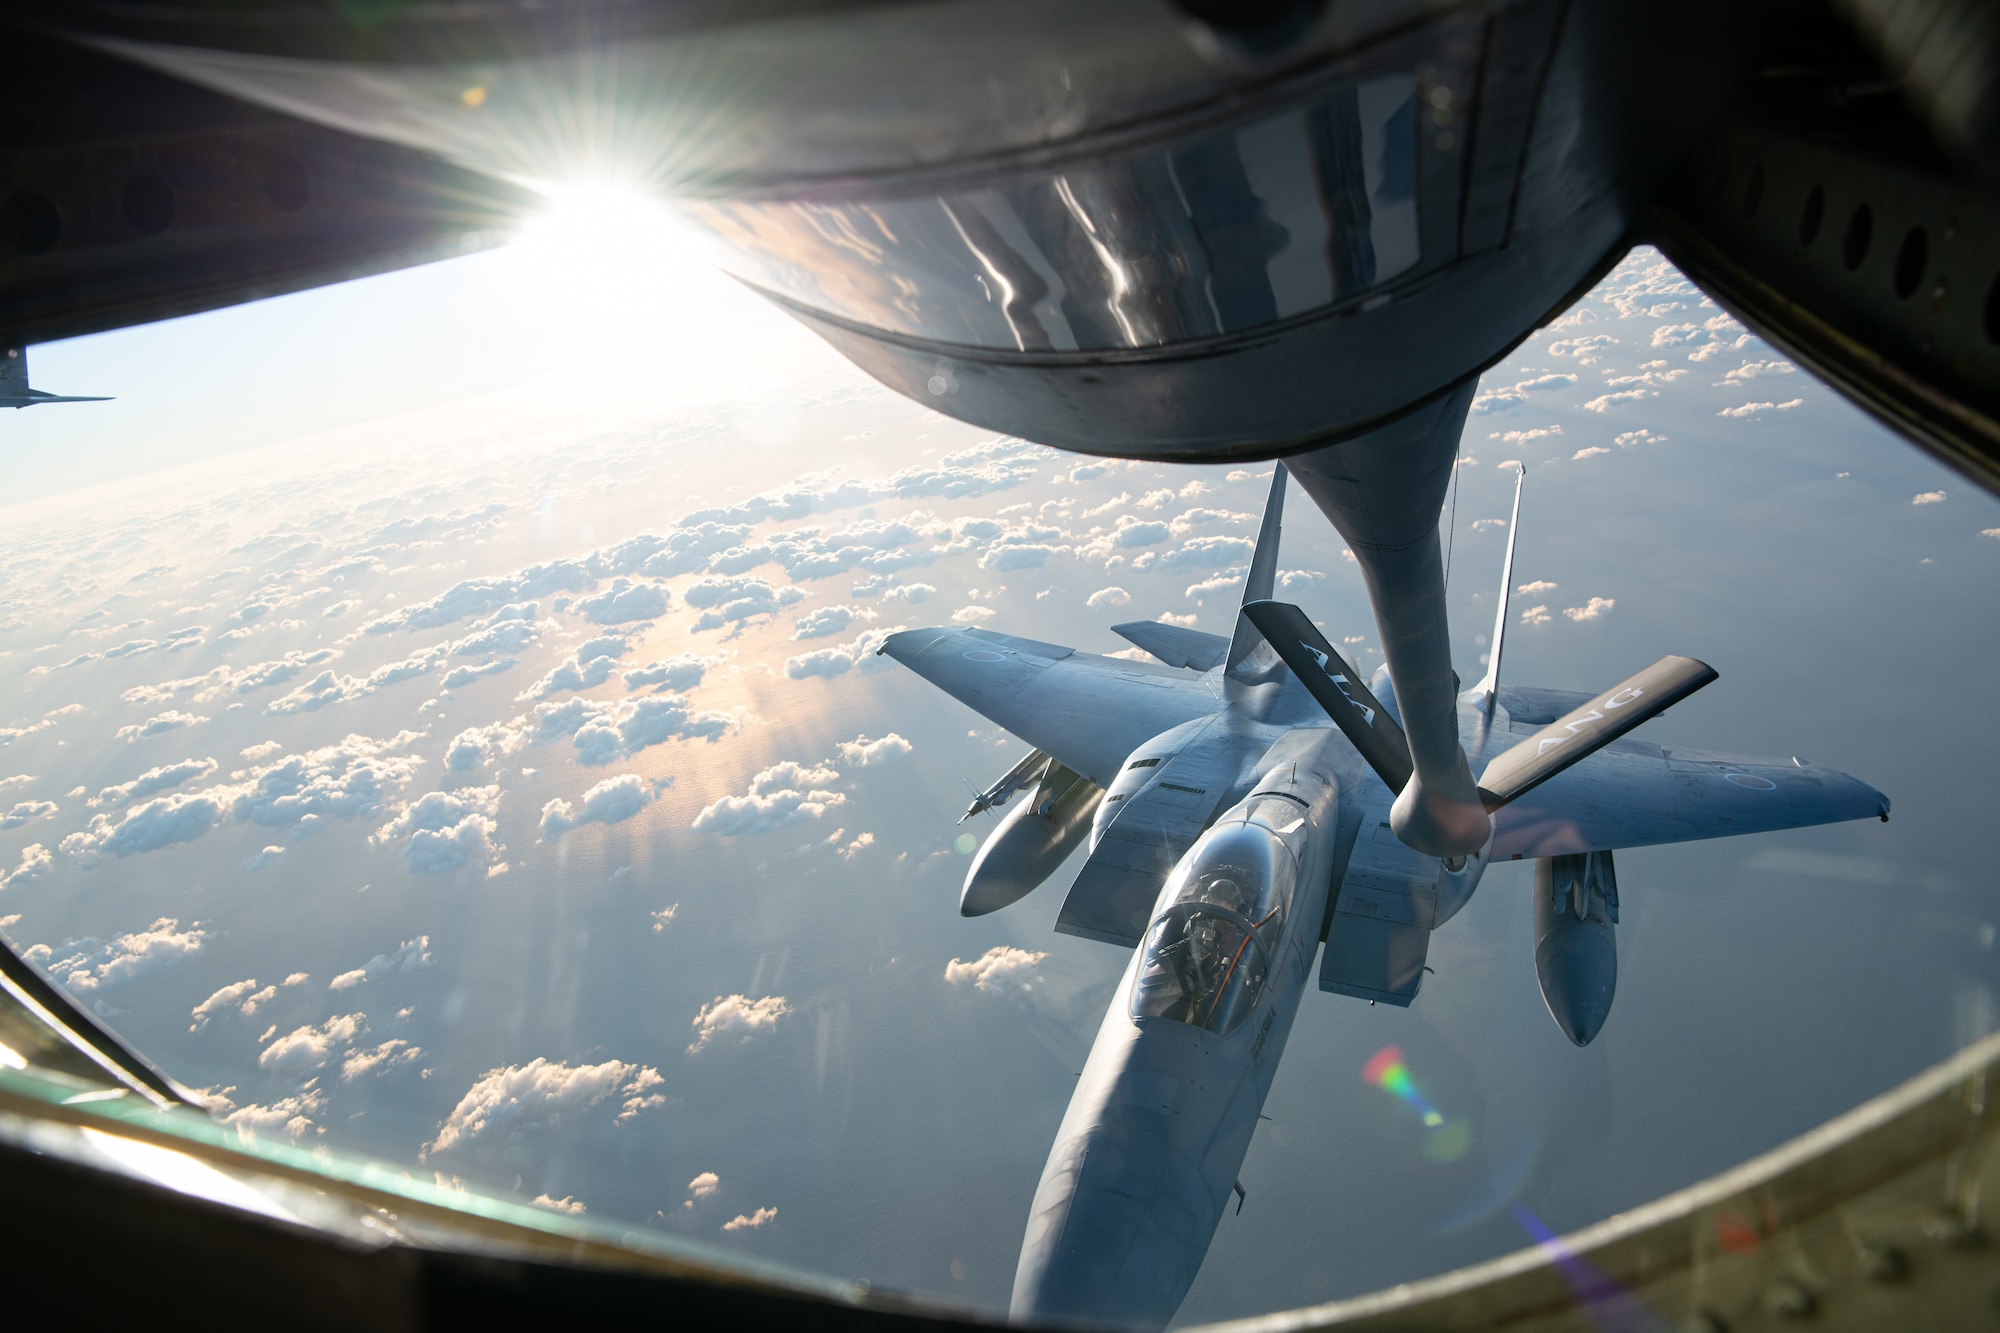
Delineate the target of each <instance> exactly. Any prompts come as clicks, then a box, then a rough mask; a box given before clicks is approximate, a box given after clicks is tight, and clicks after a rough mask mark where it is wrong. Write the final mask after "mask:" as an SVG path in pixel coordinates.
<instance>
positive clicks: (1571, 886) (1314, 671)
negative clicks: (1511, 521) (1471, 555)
mask: <svg viewBox="0 0 2000 1333" xmlns="http://www.w3.org/2000/svg"><path fill="white" fill-rule="evenodd" d="M1285 477H1286V473H1285V468H1284V467H1283V465H1279V466H1278V467H1277V468H1276V475H1275V477H1274V478H1273V481H1272V485H1271V498H1270V502H1269V505H1268V507H1267V508H1266V510H1265V514H1264V521H1263V528H1262V531H1261V533H1260V534H1259V537H1258V542H1257V549H1256V552H1255V554H1254V556H1253V557H1252V560H1251V565H1250V573H1249V576H1248V579H1247V581H1246V586H1245V588H1244V594H1243V606H1242V609H1241V611H1240V612H1239V614H1238V617H1237V621H1236V626H1235V632H1234V634H1233V635H1232V636H1231V637H1230V638H1228V639H1223V638H1221V637H1220V636H1216V635H1209V634H1202V633H1197V632H1196V631H1193V630H1190V629H1182V628H1179V627H1176V626H1171V625H1165V624H1153V623H1140V624H1131V625H1119V626H1116V627H1114V628H1115V629H1116V630H1117V631H1118V632H1119V633H1120V634H1122V635H1123V636H1124V637H1126V638H1127V639H1130V640H1131V641H1132V642H1133V643H1134V644H1136V645H1138V646H1139V647H1141V648H1143V649H1144V650H1145V651H1146V652H1147V653H1149V654H1151V655H1152V656H1153V657H1155V658H1157V659H1158V660H1159V665H1154V664H1152V663H1140V662H1134V661H1129V660H1126V659H1124V658H1114V657H1100V656H1097V655H1095V654H1092V653H1082V652H1076V651H1074V650H1072V649H1069V648H1064V647H1059V646H1057V645H1055V644H1050V643H1042V642H1039V641H1037V640H1034V639H1024V638H1017V637H1015V636H1013V635H1008V634H998V633H993V632H991V631H988V630H984V629H971V628H965V629H960V628H942V629H922V630H909V631H905V632H903V633H900V634H896V635H893V636H891V637H890V638H889V639H888V640H887V641H886V642H885V643H884V644H883V646H882V651H883V652H884V653H887V654H888V655H889V656H890V657H893V658H895V659H896V660H897V661H899V662H901V663H903V664H904V665H905V666H907V667H909V668H910V669H911V670H913V671H915V672H916V673H917V674H918V675H920V676H922V677H923V678H924V679H926V680H928V681H930V682H931V683H932V684H934V685H936V686H937V687H938V688H940V689H942V690H944V691H945V692H947V693H948V694H950V695H951V696H952V697H953V698H955V699H958V700H960V701H961V702H963V703H965V704H967V705H968V706H970V707H971V708H973V709H974V710H976V711H977V712H979V713H980V714H982V715H983V716H985V717H986V718H988V719H989V720H991V721H993V722H995V723H998V724H999V725H1000V726H1002V727H1004V728H1006V729H1007V730H1008V731H1010V732H1012V733H1013V734H1014V735H1016V736H1018V737H1019V738H1021V739H1022V740H1024V741H1026V742H1028V744H1030V745H1032V746H1033V747H1035V748H1034V753H1033V754H1031V755H1030V756H1029V757H1028V759H1026V760H1024V761H1023V762H1022V763H1021V764H1019V765H1017V766H1016V767H1015V768H1014V770H1013V771H1011V772H1010V773H1009V774H1007V776H1006V777H1004V778H1002V779H1001V780H1000V781H999V782H998V783H996V784H994V786H993V787H992V788H989V789H988V790H987V791H984V792H982V793H980V794H979V796H978V797H977V799H975V801H974V802H973V810H972V811H969V812H968V815H970V814H971V813H976V812H978V811H980V810H984V809H989V808H991V807H993V806H997V805H1002V804H1005V803H1006V802H1008V801H1009V800H1010V798H1012V797H1014V796H1016V795H1017V794H1018V795H1019V796H1020V798H1021V799H1020V800H1019V801H1018V803H1017V804H1015V805H1014V808H1013V809H1011V810H1010V811H1008V812H1007V814H1006V816H1005V817H1004V819H1003V820H1002V821H1001V823H1000V824H999V826H998V827H997V828H996V829H995V830H994V831H993V833H992V834H991V836H989V837H988V839H987V841H986V843H985V845H984V846H983V847H982V848H981V849H980V851H979V853H978V855H977V856H976V857H975V858H974V860H973V863H972V868H971V871H970V873H969V874H968V875H967V876H966V881H965V889H964V894H963V897H962V898H961V901H960V910H961V911H963V912H964V913H965V914H966V915H968V916H976V915H979V914H981V913H984V912H990V911H993V910H995V909H997V908H1000V907H1004V906H1006V905H1007V904H1009V903H1011V902H1014V901H1015V900H1017V899H1018V898H1020V897H1021V896H1022V895H1024V894H1026V893H1027V892H1029V891H1030V890H1031V889H1033V888H1034V887H1035V886H1036V885H1037V884H1039V883H1040V882H1041V881H1042V880H1044V879H1046V878H1047V877H1048V876H1049V875H1050V874H1051V873H1052V872H1053V871H1054V870H1055V869H1056V868H1057V867H1058V866H1060V865H1061V864H1062V863H1063V861H1064V860H1065V858H1067V856H1068V855H1069V854H1070V852H1072V851H1073V850H1075V848H1076V847H1077V846H1078V845H1079V844H1080V843H1082V842H1084V841H1085V840H1086V839H1087V840H1088V843H1089V847H1090V854H1089V857H1088V859H1087V860H1086V861H1085V862H1084V865H1083V869H1082V870H1081V872H1079V873H1078V875H1077V877H1076V880H1075V882H1074V883H1073V884H1072V885H1071V886H1070V889H1069V895H1068V897H1067V898H1066V899H1065V900H1064V902H1063V906H1062V911H1061V913H1060V915H1059V916H1058V918H1057V923H1056V929H1057V930H1060V931H1065V932H1067V933H1070V934H1073V935H1081V936H1084V937H1086V938H1088V939H1094V940H1102V941H1104V942H1106V943H1110V944H1116V945H1119V946H1121V947H1124V948H1128V949H1131V950H1132V957H1131V961H1130V963H1129V964H1127V966H1126V968H1125V973H1124V976H1123V977H1122V978H1121V980H1120V981H1119V983H1118V988H1117V991H1116V992H1115V995H1114V998H1113V1000H1112V1002H1111V1006H1110V1008H1109V1010H1107V1012H1106V1013H1105V1015H1104V1022H1103V1025H1102V1027H1100V1028H1099V1030H1098V1035H1097V1040H1096V1043H1095V1045H1094V1046H1093V1047H1092V1049H1091V1053H1090V1058H1089V1061H1088V1062H1087V1063H1086V1065H1085V1066H1084V1069H1083V1073H1082V1076H1081V1078H1080V1080H1079V1082H1078V1084H1077V1089H1076V1093H1075V1095H1074V1097H1073V1098H1072V1099H1071V1101H1070V1105H1069V1111H1068V1113H1067V1114H1066V1115H1065V1116H1064V1117H1063V1121H1062V1127H1061V1128H1060V1129H1059V1130H1058V1131H1057V1133H1056V1141H1055V1146H1054V1147H1053V1148H1052V1149H1051V1150H1050V1153H1049V1158H1048V1164H1047V1165H1046V1166H1045V1167H1044V1168H1043V1170H1042V1178H1041V1184H1040V1186H1039V1187H1038V1188H1037V1190H1036V1191H1035V1199H1034V1204H1033V1206H1032V1209H1031V1211H1030V1214H1029V1218H1028V1229H1027V1235H1026V1237H1025V1239H1024V1240H1023V1241H1022V1244H1021V1256H1020V1262H1019V1267H1018V1269H1017V1270H1016V1273H1015V1278H1014V1295H1013V1314H1014V1316H1015V1317H1016V1318H1022V1319H1028V1318H1034V1319H1081V1320H1096V1321H1110V1322H1117V1323H1127V1324H1133V1325H1145V1326H1152V1327H1158V1326H1161V1325H1164V1324H1165V1323H1166V1322H1167V1321H1168V1320H1169V1319H1171V1318H1172V1317H1173V1314H1174V1312H1175V1310H1176V1309H1177V1308H1179V1306H1180V1303H1181V1299H1182V1298H1183V1297H1184V1296H1185V1295H1186V1293H1187V1290H1188V1287H1189V1286H1190V1285H1191V1284H1192V1283H1193V1281H1194V1278H1195V1274H1196V1272H1197V1271H1198V1270H1199V1268H1200V1266H1201V1261H1202V1257H1203V1255H1204V1254H1206V1253H1207V1250H1208V1245H1209V1241H1210V1240H1211V1239H1212V1238H1213V1236H1214V1234H1215V1228H1216V1225H1217V1223H1218V1222H1219V1221H1220V1219H1221V1216H1222V1212H1223V1209H1224V1207H1225V1206H1226V1205H1227V1203H1228V1201H1229V1197H1230V1195H1231V1193H1232V1192H1233V1191H1234V1190H1235V1188H1236V1181H1237V1174H1238V1172H1239V1171H1240V1169H1241V1167H1242V1164H1243V1159H1244V1156H1245V1154H1246V1153H1247V1152H1248V1151H1249V1147H1250V1137H1251V1134H1252V1132H1253V1131H1254V1130H1255V1129H1256V1126H1257V1119H1258V1115H1259V1113H1260V1111H1261V1110H1262V1108H1263V1105H1264V1099H1265V1096H1266V1094H1267V1093H1268V1092H1269V1091H1270V1087H1271V1081H1272V1078H1273V1076H1274V1075H1275V1074H1276V1072H1277V1067H1278V1058H1279V1056H1280V1055H1282V1054H1283V1052H1284V1049H1285V1039H1286V1037H1287V1035H1288V1034H1289V1033H1290V1031H1291V1027H1292V1019H1293V1016H1294V1015H1295V1014H1296V1012H1297V1010H1298V1005H1299V998H1300V996H1301V995H1302V994H1303V993H1304V991H1305V988H1306V981H1307V978H1308V977H1309V976H1310V975H1311V971H1312V962H1313V957H1314V955H1315V954H1318V955H1319V960H1320V962H1319V986H1320V989H1321V990H1325V991H1331V992H1333V993H1335V994H1338V995H1346V996H1352V997H1355V998H1358V999H1366V1000H1370V1001H1378V1002H1381V1003H1386V1004H1396V1005H1407V1004H1409V1003H1410V1002H1411V1001H1412V1000H1414V999H1416V997H1417V993H1418V988H1419V986H1420V984H1421V983H1422V980H1423V975H1424V958H1425V955H1426V952H1427V950H1428V948H1429V944H1430V935H1431V932H1432V931H1433V930H1435V929H1437V928H1439V927H1441V926H1443V925H1444V924H1445V923H1446V922H1447V921H1449V920H1450V919H1451V918H1452V916H1453V915H1455V914H1456V913H1457V912H1458V911H1459V910H1460V909H1461V908H1463V907H1464V906H1465V904H1466V901H1467V900H1468V899H1469V898H1470V897H1471V896H1472V892H1473V889H1474V888H1475V887H1476V886H1477V885H1478V883H1479V879H1480V876H1481V874H1482V873H1483V872H1484V871H1485V869H1486V867H1487V866H1488V865H1490V864H1491V863H1492V862H1493V861H1495V860H1516V861H1518V860H1520V859H1522V858H1523V857H1530V858H1534V860H1535V878H1534V885H1535V888H1534V892H1535V905H1534V924H1535V968H1536V974H1537V976H1538V977H1539V979H1540V981H1541V987H1542V995H1543V997H1544V999H1545V1000H1546V1002H1547V1004H1548V1007H1549V1012H1550V1014H1551V1015H1552V1016H1553V1017H1554V1018H1555V1020H1556V1022H1557V1024H1558V1025H1559V1026H1560V1027H1561V1028H1562V1030H1563V1032H1564V1033H1565V1034H1567V1035H1568V1037H1569V1038H1570V1040H1571V1041H1573V1042H1575V1043H1576V1044H1577V1045H1579V1046H1581V1045H1584V1044H1586V1043H1587V1042H1589V1041H1590V1040H1591V1039H1592V1038H1593V1037H1594V1036H1596V1035H1597V1033H1598V1031H1599V1029H1600V1028H1601V1027H1602V1026H1603V1023H1604V1020H1605V1017H1606V1015H1607V1014H1608V1013H1609V1011H1610V1007H1611V999H1612V992H1613V987H1614V985H1615V983H1616V980H1617V953H1616V949H1615V943H1614V939H1613V933H1614V926H1615V924H1616V922H1617V920H1618V880H1617V874H1616V870H1615V868H1614V866H1613V863H1612V854H1613V852H1614V850H1615V849H1617V848H1620V847H1644V846H1650V845H1654V844H1658V843H1670V842H1687V841H1692V840H1694V839H1699V838H1717V837H1724V836H1727V835H1729V834H1736V833H1755V832H1764V831H1768V830H1772V829H1784V828H1798V827H1802V826H1805V825H1810V824H1824V823H1832V822H1835V821H1838V820H1846V819H1861V818H1865V817H1869V816H1880V817H1881V818H1883V819H1887V818H1888V817H1889V801H1888V798H1887V797H1885V796H1884V795H1883V794H1882V793H1881V792H1878V791H1876V790H1875V789H1874V788H1872V787H1870V786H1868V785H1867V784H1866V783H1863V782H1860V781H1857V780H1856V779H1854V778H1852V777H1849V776H1847V775H1846V774H1844V773H1837V772H1834V771H1832V770H1829V769H1823V768H1815V767H1813V766H1811V765H1808V764H1802V763H1800V762H1799V761H1797V760H1795V759H1758V758H1751V757H1748V756H1742V755H1729V754H1720V753H1716V752H1712V751H1706V750H1702V751H1684V750H1673V749H1667V748H1663V747H1661V746H1658V745H1653V744H1649V743H1647V742H1644V741H1640V740H1636V739H1623V738H1624V737H1625V734H1626V733H1627V732H1629V731H1631V730H1632V729H1633V728H1634V727H1636V726H1638V725H1639V724H1640V723H1641V722H1644V721H1645V720H1646V719H1647V718H1650V717H1653V716H1655V715H1657V714H1658V713H1660V712H1661V711H1663V710H1664V709H1665V708H1667V707H1668V706H1669V705H1671V704H1674V703H1676V702H1678V701H1680V700H1682V699H1684V698H1686V697H1687V696H1688V695H1690V694H1692V693H1693V692H1694V691H1695V690H1697V689H1700V688H1701V687H1702V686H1704V685H1706V684H1708V683H1709V682H1710V681H1712V680H1714V679H1715V678H1716V673H1715V672H1714V671H1713V670H1712V669H1711V668H1709V667H1708V666H1706V665H1705V664H1703V663H1701V662H1697V661H1694V660H1693V659H1690V658H1685V657H1665V658H1662V659H1661V660H1660V661H1658V662H1656V663H1654V664H1653V665H1652V666H1649V667H1647V668H1645V669H1644V670H1642V671H1640V672H1639V673H1638V674H1636V675H1634V676H1632V677H1630V678H1629V679H1627V680H1625V681H1622V682H1620V683H1619V684H1618V685H1617V686H1616V687H1614V688H1612V689H1610V690H1607V691H1605V692H1604V693H1602V694H1598V695H1582V694H1573V693H1568V692H1563V691H1556V690H1539V689H1526V688H1521V687H1517V686H1503V685H1501V684H1500V662H1501V646H1502V635H1503V633H1504V631H1505V629H1506V625H1507V597H1506V585H1507V583H1508V582H1510V581H1511V578H1512V572H1513V554H1514V553H1513V546H1512V543H1511V541H1510V544H1509V548H1508V553H1507V562H1506V568H1505V571H1504V573H1503V576H1502V578H1503V583H1502V592H1501V598H1500V608H1499V615H1498V617H1497V619H1496V622H1495V626H1494V633H1493V649H1492V654H1491V657H1490V659H1489V665H1488V667H1487V671H1486V675H1485V678H1484V679H1482V680H1481V681H1480V682H1479V683H1478V684H1477V685H1475V686H1473V687H1472V688H1471V689H1470V690H1467V691H1465V692H1464V693H1462V694H1460V695H1459V696H1458V725H1459V739H1460V743H1461V744H1462V746H1463V747H1464V751H1465V753H1466V755H1467V756H1469V757H1470V759H1471V761H1472V763H1473V764H1474V766H1475V770H1476V771H1479V772H1480V777H1479V779H1478V787H1477V790H1478V792H1479V799H1480V801H1481V802H1482V803H1483V804H1484V806H1485V807H1486V809H1487V810H1488V811H1489V812H1490V814H1491V816H1492V834H1491V836H1490V838H1489V839H1488V841H1487V842H1486V844H1485V846H1483V847H1481V848H1479V849H1478V850H1477V851H1476V852H1474V853H1471V854H1468V855H1465V856H1452V857H1445V858H1439V857H1435V856H1427V855H1424V854H1422V853H1420V852H1418V851H1416V850H1414V849H1412V848H1411V847H1410V846H1408V845H1407V844H1406V843H1405V842H1403V841H1402V840H1400V839H1399V838H1397V836H1396V835H1395V833H1394V832H1393V831H1392V830H1391V828H1390V823H1389V813H1390V807H1391V803H1392V802H1393V801H1394V800H1395V797H1396V795H1397V793H1398V792H1399V791H1400V790H1401V789H1402V788H1403V787H1404V786H1405V785H1406V784H1407V783H1408V782H1409V781H1410V776H1411V772H1412V767H1411V758H1410V754H1409V748H1408V745H1407V742H1406V741H1405V738H1404V736H1403V733H1402V731H1401V729H1400V726H1399V723H1398V710H1397V706H1396V697H1395V692H1394V689H1393V687H1392V685H1391V684H1390V682H1389V679H1388V674H1387V672H1386V670H1382V671H1378V672H1377V673H1376V674H1375V678H1374V680H1373V681H1372V682H1369V683H1364V682H1363V681H1362V679H1361V677H1360V676H1359V675H1358V673H1357V672H1356V671H1355V670H1354V668H1353V667H1352V666H1351V665H1350V664H1349V663H1348V662H1347V661H1346V660H1345V659H1343V658H1342V656H1341V655H1340V653H1339V652H1338V651H1337V650H1336V649H1335V648H1334V647H1333V646H1332V645H1331V644H1330V643H1328V642H1327V641H1326V639H1325V638H1324V637H1323V636H1322V635H1321V634H1320V632H1319V631H1318V630H1317V629H1316V628H1315V627H1314V625H1313V623H1312V621H1311V620H1309V619H1308V618H1307V617H1306V615H1305V614H1304V613H1303V612H1302V611H1300V610H1299V609H1298V608H1297V607H1294V606H1290V605H1287V604H1285V603H1282V602H1276V601H1272V600H1270V599H1271V594H1272V590H1273V581H1274V575H1275V572H1276V568H1277V554H1278V533H1279V522H1280V516H1281V512H1282V507H1283V500H1284V491H1285ZM1519 516H1520V492H1519V490H1518V489H1517V491H1516V493H1515V518H1516V519H1517V520H1518V518H1519ZM1518 526H1519V525H1518V522H1517V523H1516V524H1515V531H1517V532H1518ZM1322 944H1323V945H1324V946H1325V947H1324V948H1323V949H1322V948H1321V946H1322Z"/></svg>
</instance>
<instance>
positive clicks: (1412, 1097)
mask: <svg viewBox="0 0 2000 1333" xmlns="http://www.w3.org/2000/svg"><path fill="white" fill-rule="evenodd" d="M1361 1077H1363V1078H1365V1079H1367V1080H1368V1081H1369V1082H1370V1083H1373V1084H1374V1085H1375V1086H1376V1087H1378V1088H1381V1089H1383V1090H1384V1091H1387V1092H1393V1093H1394V1094H1396V1096H1398V1097H1400V1098H1402V1099H1403V1100H1404V1101H1406V1102H1408V1103H1409V1104H1410V1109H1412V1110H1413V1111H1415V1112H1416V1113H1417V1114H1418V1115H1419V1116H1421V1117H1423V1121H1424V1128H1425V1129H1439V1128H1442V1127H1443V1125H1444V1116H1443V1114H1442V1113H1440V1112H1439V1111H1438V1109H1437V1108H1436V1107H1434V1106H1432V1105H1431V1104H1430V1103H1429V1102H1427V1101H1425V1100H1424V1094H1422V1093H1421V1092H1418V1091H1417V1085H1416V1084H1415V1083H1414V1082H1412V1081H1411V1079H1410V1070H1409V1066H1407V1065H1405V1064H1404V1063H1403V1052H1402V1051H1401V1050H1400V1049H1398V1048H1397V1047H1394V1046H1384V1047H1383V1048H1382V1049H1381V1050H1379V1051H1377V1052H1375V1054H1374V1056H1373V1057H1372V1058H1371V1059H1370V1060H1369V1061H1368V1063H1367V1064H1365V1065H1363V1066H1362V1068H1361Z"/></svg>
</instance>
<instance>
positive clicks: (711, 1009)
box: [687, 995, 792, 1055]
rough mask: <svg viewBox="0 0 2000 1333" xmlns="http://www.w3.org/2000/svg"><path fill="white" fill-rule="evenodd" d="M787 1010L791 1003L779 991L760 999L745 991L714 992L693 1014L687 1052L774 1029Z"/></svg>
mask: <svg viewBox="0 0 2000 1333" xmlns="http://www.w3.org/2000/svg"><path fill="white" fill-rule="evenodd" d="M791 1012H792V1007H791V1005H789V1004H787V1003H786V1002H785V997H784V996H782V995H766V996H765V997H764V998H763V999H761V1000H753V999H751V998H750V997H749V996H747V995H718V996H716V997H715V1000H714V1002H713V1003H710V1004H705V1005H703V1006H702V1007H701V1011H700V1012H699V1013H697V1014H696V1015H695V1016H694V1024H693V1026H694V1033H695V1036H694V1041H693V1042H691V1043H689V1045H688V1048H687V1053H688V1054H689V1055H699V1054H701V1052H703V1051H705V1050H707V1049H708V1048H709V1047H711V1046H715V1045H718V1044H721V1043H725V1042H729V1043H734V1044H736V1045H739V1046H740V1045H742V1044H743V1043H745V1042H748V1041H750V1040H752V1039H754V1038H756V1037H758V1036H761V1035H763V1034H766V1033H769V1032H772V1031H774V1030H776V1028H777V1026H778V1020H779V1019H781V1018H783V1017H784V1016H785V1015H786V1014H789V1013H791Z"/></svg>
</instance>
